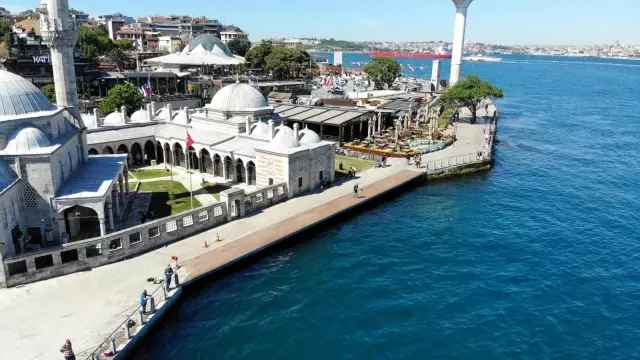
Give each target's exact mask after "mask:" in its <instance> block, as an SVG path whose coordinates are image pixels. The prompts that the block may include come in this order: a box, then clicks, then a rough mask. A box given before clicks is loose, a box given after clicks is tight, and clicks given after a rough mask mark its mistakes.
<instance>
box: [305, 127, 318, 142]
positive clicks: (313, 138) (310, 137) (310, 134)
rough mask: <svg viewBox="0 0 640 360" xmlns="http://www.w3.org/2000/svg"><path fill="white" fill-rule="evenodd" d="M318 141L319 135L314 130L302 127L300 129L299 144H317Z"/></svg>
mask: <svg viewBox="0 0 640 360" xmlns="http://www.w3.org/2000/svg"><path fill="white" fill-rule="evenodd" d="M319 142H320V136H318V134H316V132H315V131H313V130H311V129H309V128H307V127H306V128H304V129H302V130H300V144H317V143H319Z"/></svg>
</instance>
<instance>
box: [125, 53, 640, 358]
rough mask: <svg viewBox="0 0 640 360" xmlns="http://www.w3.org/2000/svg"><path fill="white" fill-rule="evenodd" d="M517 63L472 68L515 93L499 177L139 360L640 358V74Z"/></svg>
mask: <svg viewBox="0 0 640 360" xmlns="http://www.w3.org/2000/svg"><path fill="white" fill-rule="evenodd" d="M345 57H346V58H345V61H348V56H347V55H345ZM505 60H506V61H505V62H504V63H501V64H465V65H464V67H465V69H466V70H465V72H466V73H468V74H469V73H474V74H478V75H480V76H481V77H483V78H486V79H487V80H490V81H492V82H493V83H495V84H496V85H498V86H500V87H502V88H503V89H504V91H505V95H506V97H505V99H504V100H502V101H500V103H499V108H500V113H501V116H502V119H501V122H500V128H499V133H498V138H499V139H500V140H501V143H500V144H499V145H498V146H497V148H496V162H495V168H494V169H493V170H492V171H491V172H489V173H485V174H480V175H473V176H468V177H464V178H460V179H456V180H450V181H443V182H437V183H430V184H426V185H424V186H420V187H418V188H415V189H412V190H411V191H408V192H406V193H403V194H401V195H400V196H398V197H396V198H393V199H391V200H390V201H388V202H386V203H384V204H381V205H380V206H377V207H375V208H373V209H371V210H368V211H366V212H364V213H362V214H360V215H358V216H355V217H352V218H349V219H346V220H345V221H344V222H343V223H340V224H337V225H335V226H332V227H331V228H329V229H327V230H325V231H323V232H320V233H318V234H314V235H313V238H311V239H309V241H307V242H304V243H302V244H299V245H295V246H293V247H291V248H289V249H287V250H285V251H282V252H279V253H277V254H274V255H271V256H268V257H267V258H264V259H262V260H260V261H258V262H257V263H256V264H254V265H251V266H249V267H248V268H245V269H240V270H239V271H237V272H235V273H233V274H231V275H228V276H225V277H222V278H220V279H217V280H216V281H215V282H212V283H211V284H209V285H207V286H205V287H202V288H200V289H197V291H192V292H189V293H188V294H187V296H186V297H185V298H184V300H183V301H182V302H181V303H180V304H179V305H178V306H177V307H176V308H175V309H174V310H173V311H172V312H171V314H170V315H169V316H168V317H167V318H166V319H164V320H163V322H162V323H161V324H160V325H159V326H158V327H157V328H156V329H154V331H153V332H152V333H151V334H150V336H149V337H148V338H147V339H145V341H144V343H143V344H142V346H141V347H140V348H139V350H138V351H137V352H136V354H134V356H133V357H132V358H134V359H161V358H162V359H247V360H248V359H252V360H253V359H318V360H320V359H631V358H638V357H640V341H639V339H640V231H639V229H640V191H638V188H639V185H640V166H639V165H638V163H639V161H638V160H639V159H640V89H639V88H640V62H633V61H614V60H599V59H568V58H544V57H516V56H514V57H509V58H507V59H505ZM353 61H357V60H353ZM447 71H448V66H445V69H443V74H446V73H447ZM425 72H427V73H428V74H430V69H429V70H426V71H425ZM418 75H420V74H418Z"/></svg>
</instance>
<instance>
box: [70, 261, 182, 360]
mask: <svg viewBox="0 0 640 360" xmlns="http://www.w3.org/2000/svg"><path fill="white" fill-rule="evenodd" d="M173 285H174V288H175V289H177V288H178V287H180V283H179V279H178V274H177V273H174V282H173ZM174 294H175V293H174ZM132 296H133V294H132ZM170 298H171V297H170V296H169V293H168V292H167V291H166V288H165V284H164V281H163V282H162V284H161V285H160V286H158V287H157V288H156V289H155V290H153V292H152V293H151V294H150V295H149V298H148V299H147V313H146V314H143V313H142V311H141V310H142V309H141V306H140V305H139V304H138V305H136V306H134V307H131V308H129V309H128V310H127V311H125V314H127V315H126V318H125V319H124V321H123V322H122V323H121V324H120V325H118V326H117V327H116V329H115V330H114V331H113V332H112V333H111V334H109V335H108V336H107V337H106V338H105V339H104V340H103V341H102V342H101V343H100V344H99V345H98V346H96V347H94V348H91V349H89V350H85V351H83V352H81V353H78V354H76V355H77V357H78V358H84V359H86V360H99V359H104V358H109V357H113V356H115V355H116V353H117V352H118V349H122V347H123V346H125V345H126V344H127V343H128V342H129V340H131V338H132V337H133V336H135V335H136V334H138V332H139V331H140V329H141V328H142V326H143V325H144V324H146V323H147V321H148V319H149V316H151V315H153V314H155V312H156V309H157V308H159V307H161V306H163V305H166V302H167V301H168V300H169V299H170ZM107 351H111V352H112V353H113V355H111V356H109V357H107V356H105V355H104V353H105V352H107Z"/></svg>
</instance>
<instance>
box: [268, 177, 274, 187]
mask: <svg viewBox="0 0 640 360" xmlns="http://www.w3.org/2000/svg"><path fill="white" fill-rule="evenodd" d="M271 185H273V179H272V178H269V186H271Z"/></svg>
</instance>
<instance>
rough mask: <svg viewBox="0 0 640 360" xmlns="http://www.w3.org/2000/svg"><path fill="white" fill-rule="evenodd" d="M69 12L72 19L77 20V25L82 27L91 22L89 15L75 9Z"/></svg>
mask: <svg viewBox="0 0 640 360" xmlns="http://www.w3.org/2000/svg"><path fill="white" fill-rule="evenodd" d="M69 12H70V13H71V17H72V18H74V19H75V20H76V24H78V25H82V24H84V23H87V22H89V14H87V13H85V12H82V11H79V10H75V9H69Z"/></svg>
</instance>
